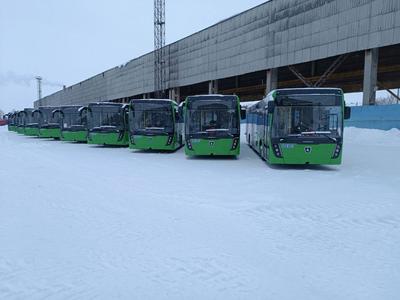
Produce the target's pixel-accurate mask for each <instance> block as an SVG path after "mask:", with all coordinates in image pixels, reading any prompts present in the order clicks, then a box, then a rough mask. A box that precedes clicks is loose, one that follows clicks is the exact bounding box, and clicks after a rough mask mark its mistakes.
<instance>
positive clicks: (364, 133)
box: [345, 127, 400, 147]
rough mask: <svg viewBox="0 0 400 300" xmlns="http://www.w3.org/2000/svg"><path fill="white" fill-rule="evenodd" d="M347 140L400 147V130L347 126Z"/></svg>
mask: <svg viewBox="0 0 400 300" xmlns="http://www.w3.org/2000/svg"><path fill="white" fill-rule="evenodd" d="M345 140H346V142H349V143H355V144H360V145H371V144H373V145H379V146H395V147H400V130H399V129H395V128H393V129H391V130H388V131H384V130H378V129H363V128H355V127H346V128H345Z"/></svg>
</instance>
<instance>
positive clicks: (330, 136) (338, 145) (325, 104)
mask: <svg viewBox="0 0 400 300" xmlns="http://www.w3.org/2000/svg"><path fill="white" fill-rule="evenodd" d="M347 118H350V108H348V107H346V106H345V101H344V96H343V91H342V90H341V89H337V88H297V89H278V90H274V91H272V92H270V93H269V94H268V95H267V96H266V98H264V99H263V100H261V101H259V102H258V103H256V104H254V105H253V106H251V107H249V108H248V110H247V121H246V140H247V143H248V144H249V145H250V147H251V148H253V149H254V150H255V151H256V152H257V153H258V154H259V155H260V157H261V158H262V159H264V160H266V161H267V162H268V163H269V164H299V165H304V164H317V165H322V164H324V165H338V164H341V162H342V152H343V129H344V121H343V120H344V119H347Z"/></svg>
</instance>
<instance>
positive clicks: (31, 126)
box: [22, 108, 39, 136]
mask: <svg viewBox="0 0 400 300" xmlns="http://www.w3.org/2000/svg"><path fill="white" fill-rule="evenodd" d="M34 111H35V109H33V108H25V109H24V110H23V112H22V113H23V119H24V134H25V135H27V136H39V115H38V114H34V113H33V112H34Z"/></svg>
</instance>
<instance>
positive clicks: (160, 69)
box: [154, 0, 166, 98]
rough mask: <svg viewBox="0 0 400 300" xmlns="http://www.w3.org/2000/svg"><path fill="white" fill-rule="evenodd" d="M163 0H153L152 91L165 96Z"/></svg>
mask: <svg viewBox="0 0 400 300" xmlns="http://www.w3.org/2000/svg"><path fill="white" fill-rule="evenodd" d="M164 46H165V0H154V91H155V96H156V98H164V96H165V88H166V87H165V77H166V75H165V74H166V72H165V50H164Z"/></svg>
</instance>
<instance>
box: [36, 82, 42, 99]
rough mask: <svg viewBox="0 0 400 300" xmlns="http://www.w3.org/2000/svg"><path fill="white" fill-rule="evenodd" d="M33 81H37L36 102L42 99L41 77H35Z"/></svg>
mask: <svg viewBox="0 0 400 300" xmlns="http://www.w3.org/2000/svg"><path fill="white" fill-rule="evenodd" d="M35 79H36V81H37V90H38V98H39V99H38V100H40V99H42V77H40V76H36V77H35Z"/></svg>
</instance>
